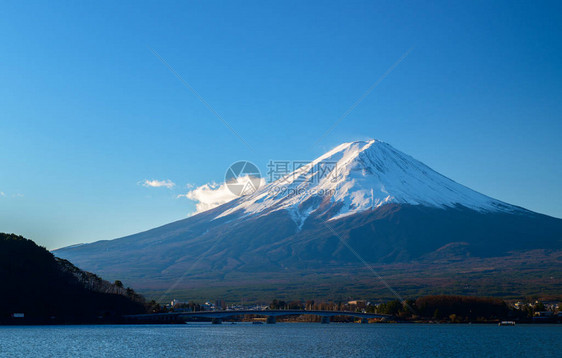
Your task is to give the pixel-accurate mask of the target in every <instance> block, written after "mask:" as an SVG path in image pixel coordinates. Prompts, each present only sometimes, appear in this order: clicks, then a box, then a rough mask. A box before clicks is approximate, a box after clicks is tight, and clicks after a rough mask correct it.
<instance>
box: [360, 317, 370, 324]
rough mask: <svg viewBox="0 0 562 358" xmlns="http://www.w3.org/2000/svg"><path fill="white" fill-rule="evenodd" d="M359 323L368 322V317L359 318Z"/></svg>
mask: <svg viewBox="0 0 562 358" xmlns="http://www.w3.org/2000/svg"><path fill="white" fill-rule="evenodd" d="M361 323H362V324H366V323H369V319H368V318H361Z"/></svg>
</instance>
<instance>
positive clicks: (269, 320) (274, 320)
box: [266, 316, 277, 324]
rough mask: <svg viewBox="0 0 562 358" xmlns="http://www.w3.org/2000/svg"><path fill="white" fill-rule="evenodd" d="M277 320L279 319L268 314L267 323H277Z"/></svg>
mask: <svg viewBox="0 0 562 358" xmlns="http://www.w3.org/2000/svg"><path fill="white" fill-rule="evenodd" d="M275 322H277V320H276V319H275V316H267V321H266V323H267V324H275Z"/></svg>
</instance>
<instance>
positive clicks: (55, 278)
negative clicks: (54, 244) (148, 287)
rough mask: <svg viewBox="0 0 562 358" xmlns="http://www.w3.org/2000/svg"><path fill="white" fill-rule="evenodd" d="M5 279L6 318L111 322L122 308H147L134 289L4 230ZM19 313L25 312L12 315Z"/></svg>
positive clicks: (0, 312)
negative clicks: (119, 284)
mask: <svg viewBox="0 0 562 358" xmlns="http://www.w3.org/2000/svg"><path fill="white" fill-rule="evenodd" d="M0 282H1V285H0V299H1V302H2V305H0V324H2V323H27V324H29V323H33V324H37V323H49V324H52V323H93V322H96V323H100V322H106V323H107V322H115V321H117V320H118V319H119V317H120V316H121V315H122V314H131V313H143V312H144V311H145V308H144V303H143V300H142V298H141V297H140V296H138V295H136V294H134V292H133V291H131V290H128V291H127V290H125V289H124V288H122V287H117V286H116V285H114V284H111V283H109V282H107V281H104V280H102V279H101V278H99V277H98V276H96V275H94V274H91V273H89V272H85V271H82V270H80V269H78V268H77V267H76V266H74V265H73V264H71V263H70V262H68V261H66V260H62V259H59V258H55V257H54V256H53V255H52V254H51V253H50V252H48V251H47V250H46V249H44V248H42V247H39V246H37V245H36V244H35V243H34V242H33V241H31V240H27V239H25V238H23V237H21V236H17V235H13V234H3V233H0ZM13 313H24V314H25V317H24V318H19V319H12V318H11V314H13ZM99 317H101V318H99Z"/></svg>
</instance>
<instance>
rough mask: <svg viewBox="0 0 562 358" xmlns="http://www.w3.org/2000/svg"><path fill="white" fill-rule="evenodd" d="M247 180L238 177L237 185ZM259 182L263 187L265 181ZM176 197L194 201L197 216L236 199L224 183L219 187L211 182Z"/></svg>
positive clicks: (246, 178)
mask: <svg viewBox="0 0 562 358" xmlns="http://www.w3.org/2000/svg"><path fill="white" fill-rule="evenodd" d="M249 180H250V179H249V178H248V177H240V178H239V179H238V183H243V182H245V181H249ZM260 182H261V183H260V184H261V185H265V179H263V178H262V179H261V180H260ZM177 197H178V198H182V197H183V198H187V199H189V200H193V201H195V202H196V204H195V208H196V211H195V213H194V214H198V213H200V212H203V211H207V210H210V209H213V208H216V207H217V206H219V205H222V204H225V203H228V202H229V201H231V200H234V199H236V198H238V195H235V194H233V193H232V192H231V191H230V189H228V187H227V186H226V184H225V183H222V184H220V185H219V184H217V183H214V182H213V183H207V184H205V185H201V186H199V187H197V188H195V189H193V190H190V191H188V192H187V193H186V194H182V195H178V196H177Z"/></svg>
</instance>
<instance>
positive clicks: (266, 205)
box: [54, 140, 562, 299]
mask: <svg viewBox="0 0 562 358" xmlns="http://www.w3.org/2000/svg"><path fill="white" fill-rule="evenodd" d="M350 248H352V250H350ZM353 251H355V254H354V253H353ZM54 254H55V255H56V256H59V257H61V258H65V259H68V260H70V261H72V262H73V263H74V264H76V265H78V266H79V267H81V268H83V269H85V270H88V271H93V272H96V273H99V274H101V275H102V276H103V277H108V278H114V279H120V280H125V281H126V282H127V283H128V284H131V285H133V286H134V287H135V288H136V289H140V290H141V291H142V290H144V291H146V292H156V291H166V290H167V291H173V292H175V294H176V296H178V295H179V297H182V296H184V297H194V296H197V295H200V297H209V295H215V296H216V295H220V296H221V297H229V298H232V299H238V298H239V297H248V296H251V297H254V296H255V297H258V298H259V297H264V296H268V295H270V296H275V297H282V296H283V295H284V294H286V295H287V297H288V296H291V297H294V298H298V297H317V296H319V295H320V296H330V297H348V296H349V297H351V296H352V295H358V294H363V295H366V294H371V295H373V294H374V292H380V293H381V294H382V295H384V294H383V293H382V292H383V291H384V287H383V288H381V285H380V282H378V280H377V278H375V277H372V275H371V274H369V270H366V267H365V265H366V264H367V265H370V266H371V268H375V269H377V270H378V272H380V273H381V274H382V275H383V276H385V277H386V278H387V279H391V280H392V282H393V286H395V288H398V289H402V292H404V293H406V294H417V293H426V292H456V293H478V294H482V293H488V294H489V293H493V294H500V295H510V294H515V293H516V292H522V291H525V293H533V292H538V291H541V292H544V291H545V290H546V291H549V290H554V291H556V290H559V289H560V287H558V286H557V285H559V284H554V282H562V277H561V276H562V270H560V268H561V267H562V220H561V219H557V218H553V217H549V216H546V215H542V214H538V213H534V212H532V211H529V210H526V209H524V208H521V207H518V206H514V205H511V204H507V203H504V202H501V201H499V200H496V199H493V198H491V197H488V196H486V195H483V194H480V193H478V192H476V191H474V190H471V189H469V188H467V187H465V186H463V185H461V184H459V183H456V182H455V181H453V180H451V179H449V178H447V177H445V176H443V175H441V174H439V173H437V172H436V171H434V170H432V169H431V168H429V167H428V166H426V165H425V164H423V163H421V162H420V161H418V160H416V159H414V158H412V157H411V156H409V155H407V154H404V153H402V152H400V151H398V150H396V149H394V148H393V147H392V146H390V145H389V144H387V143H384V142H382V141H378V140H370V141H360V142H352V143H344V144H342V145H340V146H338V147H336V148H334V149H333V150H331V151H329V152H328V153H326V154H324V155H322V156H320V157H319V158H317V159H316V160H314V161H312V162H310V163H306V164H304V165H302V166H300V167H298V168H297V169H296V170H295V171H294V172H292V173H288V174H286V175H284V176H282V177H281V178H279V179H278V180H276V181H274V182H272V183H269V184H267V185H264V186H262V187H261V188H259V189H258V190H257V191H255V192H254V193H252V194H250V195H246V196H241V197H238V198H236V199H234V200H232V201H230V202H228V203H226V204H223V205H221V206H218V207H216V208H213V209H211V210H207V211H205V212H201V213H199V214H197V215H194V216H192V217H189V218H187V219H183V220H180V221H176V222H173V223H171V224H168V225H164V226H161V227H158V228H155V229H152V230H149V231H145V232H142V233H138V234H135V235H131V236H127V237H123V238H120V239H115V240H109V241H98V242H95V243H92V244H84V245H80V246H71V247H66V248H62V249H59V250H56V251H54ZM358 255H359V256H360V257H359V258H358V257H357V256H358ZM498 287H499V288H498ZM379 289H380V290H379ZM256 292H258V293H256ZM549 292H550V291H549ZM197 297H198V296H197Z"/></svg>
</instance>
